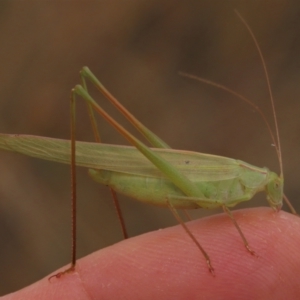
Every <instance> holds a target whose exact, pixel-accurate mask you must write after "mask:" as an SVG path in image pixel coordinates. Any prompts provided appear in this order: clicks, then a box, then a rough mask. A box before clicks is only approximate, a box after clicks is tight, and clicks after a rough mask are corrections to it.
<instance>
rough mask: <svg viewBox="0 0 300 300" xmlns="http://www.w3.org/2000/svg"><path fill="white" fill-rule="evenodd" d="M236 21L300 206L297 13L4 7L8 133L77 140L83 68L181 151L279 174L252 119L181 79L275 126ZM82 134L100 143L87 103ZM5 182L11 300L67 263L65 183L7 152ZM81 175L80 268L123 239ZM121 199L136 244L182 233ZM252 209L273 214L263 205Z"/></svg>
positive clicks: (164, 5) (99, 193)
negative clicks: (73, 117)
mask: <svg viewBox="0 0 300 300" xmlns="http://www.w3.org/2000/svg"><path fill="white" fill-rule="evenodd" d="M234 9H238V10H239V12H240V13H241V14H242V16H243V17H244V18H245V19H246V20H247V22H248V23H249V25H250V27H251V28H252V30H253V32H254V33H255V36H256V38H257V39H258V41H259V44H260V46H261V48H262V50H263V53H264V56H265V59H266V64H267V67H268V70H269V75H270V79H271V85H272V88H273V93H274V97H275V101H276V108H277V115H278V120H279V126H280V133H281V142H282V152H283V161H284V175H285V192H286V194H287V195H288V197H289V198H290V199H291V201H293V199H296V198H297V196H298V194H299V189H298V185H297V183H298V180H299V174H300V167H299V153H300V142H299V140H300V137H299V132H300V130H299V128H300V118H299V112H300V101H299V95H300V85H299V82H300V70H299V69H300V55H299V53H300V38H299V37H300V19H299V12H300V4H299V2H298V1H289V2H285V1H255V2H252V1H251V3H250V2H249V1H184V2H183V1H167V0H159V1H155V0H148V1H138V0H136V1H118V0H112V1H97V2H96V1H93V2H87V1H82V2H77V1H72V3H71V2H69V1H68V2H50V1H47V2H41V1H36V2H34V1H31V2H26V3H25V2H17V1H1V3H0V41H1V46H0V66H1V68H0V132H2V133H19V134H31V135H41V136H49V137H57V138H64V139H69V136H70V134H69V94H70V90H71V88H72V87H73V86H74V85H75V84H77V83H78V82H79V77H78V73H79V70H80V69H81V68H82V66H84V65H88V66H89V67H90V68H91V69H92V71H93V72H94V73H95V74H96V75H97V76H98V77H99V79H100V80H101V81H102V82H103V84H104V85H106V87H107V88H108V89H109V90H110V91H111V92H112V93H113V94H114V95H115V96H116V97H117V98H118V99H119V100H120V101H121V102H122V103H123V104H124V105H125V106H126V107H127V108H128V109H129V110H130V111H131V112H132V113H133V114H134V115H136V116H137V117H138V119H140V120H141V121H142V122H143V123H144V124H146V125H147V126H148V127H149V128H150V129H151V130H153V131H154V132H155V133H157V134H158V135H159V136H160V137H161V138H163V139H164V140H165V141H166V142H167V143H169V144H170V145H172V147H173V148H176V149H187V150H194V151H199V152H206V153H213V154H218V155H223V156H228V157H233V158H238V159H242V160H244V161H247V162H249V163H252V164H254V165H257V166H261V167H262V166H267V167H269V168H270V169H272V170H274V171H276V172H278V171H279V168H278V162H277V160H276V155H275V151H274V149H273V148H272V147H271V140H270V137H269V135H268V132H267V130H266V129H265V127H264V124H263V122H262V121H261V119H260V117H259V116H258V114H257V113H254V112H253V111H252V110H251V109H250V108H249V107H248V106H246V105H244V104H243V103H241V102H240V101H239V100H236V99H235V98H233V97H231V96H230V95H228V94H226V93H224V92H222V91H219V90H216V89H214V88H211V87H209V86H205V85H202V84H198V83H196V82H192V81H190V80H187V79H184V78H181V77H180V76H178V74H177V72H178V71H180V70H181V71H187V72H189V73H193V74H196V75H198V76H202V77H205V78H207V79H210V80H214V81H216V82H219V83H222V84H224V85H226V86H228V87H231V88H233V89H235V90H236V91H238V92H240V93H242V94H243V95H245V96H247V97H248V98H250V99H252V100H253V101H255V102H256V104H257V105H259V106H260V107H261V108H262V109H263V110H264V112H265V114H266V115H267V117H268V118H270V120H271V116H272V115H271V111H270V105H269V98H268V93H267V89H266V83H265V78H264V74H263V71H262V65H261V63H260V60H259V58H258V55H257V51H256V49H255V47H254V43H253V41H252V40H251V38H250V36H249V34H248V32H247V31H246V30H245V28H244V26H243V25H242V23H241V21H240V20H239V19H238V18H237V16H236V14H235V13H234ZM96 94H97V93H95V95H96ZM99 99H100V101H101V104H103V106H104V107H105V108H108V110H109V111H110V112H111V113H112V114H113V116H114V117H116V118H118V120H120V121H121V122H123V119H122V118H121V117H120V116H119V114H118V113H116V112H115V110H114V109H113V108H112V107H111V106H110V105H109V104H107V102H106V101H104V100H103V98H102V97H101V96H99ZM77 124H78V132H77V138H78V140H86V141H92V140H93V136H92V133H91V130H90V124H89V122H88V118H87V114H86V109H85V106H84V105H82V104H81V105H79V106H78V113H77ZM122 124H124V125H126V126H127V125H128V123H126V121H125V122H123V123H122ZM100 126H101V129H102V138H103V141H104V142H106V143H115V144H125V143H126V142H125V140H124V139H123V138H122V137H120V136H119V135H118V134H117V133H115V132H114V130H113V129H111V128H110V127H109V126H108V125H107V124H105V122H103V121H102V120H100ZM128 128H130V126H128ZM0 170H1V172H0V241H1V242H0V243H1V247H0V268H1V272H0V294H5V293H8V292H11V291H15V290H17V289H19V288H21V287H23V286H25V285H28V284H30V283H32V282H34V281H36V280H38V279H40V278H42V277H43V276H46V275H47V274H49V273H50V272H52V271H53V270H55V269H56V268H58V267H60V266H62V265H64V264H67V263H69V261H70V175H69V173H70V171H69V167H68V166H65V165H59V164H55V163H48V162H44V161H39V160H36V159H28V158H26V157H23V156H21V155H18V154H14V153H6V152H1V153H0ZM86 173H87V172H86V170H84V169H83V170H79V174H78V177H79V178H78V191H79V195H78V253H79V256H84V255H86V254H88V253H91V252H93V251H95V250H97V249H100V248H102V247H105V246H108V245H111V244H113V243H116V242H118V241H120V240H121V239H122V235H121V231H120V228H119V224H118V221H117V218H116V215H115V211H114V208H113V205H112V202H111V200H110V194H109V191H108V190H107V188H105V187H101V186H98V185H97V184H96V183H94V182H93V181H92V180H91V179H90V178H89V177H88V175H87V174H86ZM120 200H121V205H122V209H123V212H124V215H125V219H126V224H127V227H128V231H129V234H130V236H134V235H138V234H141V233H143V232H146V231H150V230H155V229H158V228H163V227H166V226H170V225H173V224H176V221H175V220H174V218H173V216H172V215H171V213H170V212H169V211H168V210H166V209H161V208H156V207H151V206H147V205H143V204H140V203H138V202H136V201H134V200H131V199H127V198H126V199H125V197H120ZM248 204H249V205H250V206H256V205H267V202H266V201H265V198H264V195H262V197H256V198H255V199H253V200H252V201H250V202H249V203H248ZM294 205H295V207H296V208H297V207H298V209H299V205H298V204H297V203H294ZM239 207H245V205H241V206H239ZM209 213H211V212H207V211H199V212H198V213H195V214H194V216H195V217H196V216H197V215H207V214H209ZM213 213H215V212H213Z"/></svg>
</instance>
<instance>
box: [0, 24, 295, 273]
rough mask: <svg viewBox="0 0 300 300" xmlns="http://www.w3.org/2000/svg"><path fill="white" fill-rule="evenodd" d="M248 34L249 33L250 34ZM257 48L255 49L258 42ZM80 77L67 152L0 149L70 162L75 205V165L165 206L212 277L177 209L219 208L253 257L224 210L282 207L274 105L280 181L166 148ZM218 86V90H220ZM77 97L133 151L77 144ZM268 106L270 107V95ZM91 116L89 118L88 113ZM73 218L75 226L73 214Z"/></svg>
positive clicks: (18, 143)
mask: <svg viewBox="0 0 300 300" xmlns="http://www.w3.org/2000/svg"><path fill="white" fill-rule="evenodd" d="M246 26H247V25H246ZM247 28H248V26H247ZM250 33H251V34H252V32H251V30H250ZM254 41H255V39H254ZM255 43H256V45H257V42H256V41H255ZM258 49H259V47H258ZM259 52H260V50H259ZM263 65H264V62H263ZM264 66H265V65H264ZM266 76H267V75H266ZM81 77H82V80H83V84H82V85H78V86H76V87H75V88H74V90H73V91H72V97H71V103H72V109H71V110H72V114H71V115H72V126H71V127H72V139H71V141H72V142H71V147H70V143H69V141H64V140H56V139H48V138H43V137H32V136H10V135H4V134H1V135H0V148H2V149H6V150H10V151H17V152H21V153H24V154H27V155H31V156H34V157H39V158H43V159H47V160H52V161H58V162H62V163H70V161H71V166H72V174H73V177H72V178H73V201H74V206H75V199H76V189H75V181H76V178H75V174H76V173H75V165H78V166H84V167H88V168H90V170H89V174H90V175H91V177H92V178H93V179H95V180H96V181H98V182H100V183H102V184H106V185H108V186H110V187H111V188H112V189H113V190H114V191H117V192H120V193H123V194H125V195H128V196H130V197H133V198H135V199H137V200H140V201H143V202H147V203H152V204H155V205H161V206H166V207H169V208H170V209H171V211H172V212H173V214H174V216H175V217H176V218H177V219H178V221H179V222H180V223H181V225H182V226H183V227H184V229H185V231H186V232H187V233H188V234H189V236H190V237H191V238H192V239H193V241H194V242H195V243H196V245H197V246H198V248H199V249H200V251H201V252H202V253H203V255H204V257H205V259H206V262H207V264H208V268H209V270H210V271H211V272H212V273H213V267H212V264H211V261H210V258H209V256H208V254H207V253H206V252H205V250H204V249H203V248H202V246H201V245H200V244H199V242H198V241H197V240H196V239H195V237H194V236H193V235H192V233H191V232H190V231H189V229H188V228H187V226H186V225H185V224H184V222H183V221H182V220H181V219H180V217H179V215H178V214H177V212H176V209H191V208H214V207H222V208H223V209H224V211H225V212H226V213H227V214H228V215H229V216H230V218H231V219H232V221H233V222H234V225H235V226H236V228H237V229H238V231H239V233H240V235H241V237H242V239H243V241H244V244H245V246H246V247H247V249H248V250H249V251H250V252H251V253H252V254H254V251H253V250H251V249H250V247H249V245H248V242H247V240H246V238H245V237H244V235H243V233H242V231H241V229H240V228H239V226H238V224H237V223H236V221H235V219H234V218H233V216H232V215H231V213H230V210H229V209H228V208H229V207H232V206H235V205H236V204H238V203H240V202H243V201H248V200H250V199H251V198H252V197H253V196H254V195H255V194H256V193H257V192H260V191H265V192H266V194H267V200H268V202H269V204H270V206H271V207H272V208H274V209H275V210H279V209H280V208H281V205H282V198H283V197H284V195H283V175H282V162H281V151H280V142H279V137H278V129H277V121H276V114H275V110H274V105H273V104H272V105H273V112H274V117H275V127H276V132H277V141H276V140H275V139H274V145H275V147H276V150H277V153H278V157H279V162H280V168H281V174H280V176H278V175H276V174H275V173H273V172H270V171H269V170H268V169H266V168H258V167H255V166H252V165H250V164H248V163H245V162H242V161H239V160H235V159H231V158H226V157H221V156H215V155H209V154H202V153H195V152H189V151H180V150H171V149H168V148H169V146H168V145H167V144H165V143H164V142H163V141H161V140H160V139H159V138H158V137H157V136H156V135H154V134H153V133H152V132H151V131H150V130H149V129H147V128H146V127H145V126H144V125H143V124H141V123H140V122H139V121H138V120H137V119H136V118H135V117H134V116H132V115H131V114H130V113H129V112H128V111H127V110H126V109H125V108H124V107H123V106H122V105H121V104H120V103H119V102H118V101H117V100H116V99H115V98H114V97H113V96H112V95H111V94H110V93H109V92H108V91H107V90H106V89H105V88H104V87H103V86H102V84H101V83H100V82H99V81H98V80H97V78H96V77H95V76H94V75H93V74H92V72H91V71H90V70H89V69H88V68H87V67H85V68H83V70H82V71H81ZM86 79H87V80H89V81H91V82H92V83H93V84H94V85H95V86H96V87H97V88H98V89H99V90H100V91H101V92H102V93H103V94H104V95H105V96H106V97H107V98H108V99H109V100H110V101H111V102H113V104H114V105H115V106H116V107H117V108H118V109H119V110H120V111H121V112H122V113H123V114H124V115H125V116H126V117H127V118H128V119H129V120H130V121H131V122H132V123H133V125H134V126H136V127H137V128H138V129H139V130H140V132H141V133H142V134H143V135H144V136H145V137H146V138H147V139H148V140H149V142H150V143H151V145H152V146H153V147H154V148H148V147H147V146H146V145H144V144H143V143H142V142H140V141H139V140H138V139H137V138H135V137H134V136H132V135H131V134H130V133H129V132H128V131H126V130H125V129H124V128H123V127H122V126H121V125H119V124H118V123H117V122H116V121H115V120H114V119H113V118H112V117H110V116H109V115H108V114H107V113H106V112H105V111H104V110H103V109H102V108H101V107H100V106H99V105H98V104H97V103H96V102H95V100H94V99H93V98H92V97H91V96H90V95H89V93H88V92H87V89H86V84H85V80H86ZM199 80H201V79H199ZM267 80H268V76H267ZM219 87H221V86H220V85H219ZM75 96H80V97H81V98H83V99H84V100H85V101H86V102H87V103H88V105H89V107H92V108H93V110H95V111H96V112H98V113H99V114H100V115H101V116H102V117H103V118H105V119H106V120H107V121H108V122H109V123H110V124H111V125H112V126H113V127H115V129H116V130H118V131H119V132H120V133H121V134H122V135H123V136H124V137H125V138H127V140H128V141H129V142H130V143H131V144H132V145H133V147H127V146H112V145H106V144H99V143H84V142H76V143H75ZM271 101H272V103H273V98H272V96H271ZM90 111H91V110H90ZM91 116H93V115H92V114H91ZM91 119H92V124H94V125H95V122H94V121H93V117H91ZM93 128H96V126H93ZM70 148H71V150H70ZM159 148H164V149H159ZM75 153H76V155H75ZM284 199H286V197H284ZM286 200H287V199H286ZM287 201H288V200H287ZM293 212H294V211H293ZM73 218H74V221H75V215H74V216H73ZM75 233H76V231H75V228H74V231H73V253H72V265H71V267H70V268H69V269H68V270H66V271H65V272H68V271H70V270H73V269H74V267H75V263H76V244H75ZM61 274H62V273H59V274H57V275H56V276H60V275H61Z"/></svg>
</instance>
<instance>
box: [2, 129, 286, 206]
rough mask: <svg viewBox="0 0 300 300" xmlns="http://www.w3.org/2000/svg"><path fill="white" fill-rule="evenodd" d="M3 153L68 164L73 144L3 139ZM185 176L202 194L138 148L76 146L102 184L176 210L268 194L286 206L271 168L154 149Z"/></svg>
mask: <svg viewBox="0 0 300 300" xmlns="http://www.w3.org/2000/svg"><path fill="white" fill-rule="evenodd" d="M0 149H5V150H10V151H16V152H20V153H23V154H26V155H29V156H34V157H38V158H42V159H47V160H51V161H56V162H61V163H69V162H70V153H71V151H70V143H69V142H68V141H65V140H58V139H48V138H44V137H34V136H21V135H19V136H14V135H11V136H10V135H4V134H0ZM151 150H152V151H153V153H154V154H155V155H158V156H160V157H162V158H163V159H165V160H166V161H167V162H168V163H169V164H171V165H173V166H174V167H175V168H176V169H177V170H178V171H179V172H181V173H182V174H184V175H185V176H186V177H187V178H188V179H189V180H190V181H191V182H192V183H193V184H194V185H195V186H196V188H197V189H198V190H199V192H200V193H202V194H203V197H201V198H199V197H197V195H195V196H192V197H191V196H187V195H186V194H185V193H184V192H182V191H181V190H180V188H178V187H177V186H176V185H174V183H173V182H172V181H171V180H170V179H168V177H167V176H166V175H165V174H164V173H163V172H162V171H161V170H159V169H158V168H156V167H155V166H154V165H153V164H152V163H151V162H150V161H149V160H148V159H147V158H146V157H145V156H144V155H142V154H141V153H140V152H139V151H138V150H137V149H136V148H134V147H129V146H115V145H107V144H99V143H86V142H76V165H78V166H83V167H87V168H91V169H89V175H90V176H91V177H92V178H93V179H94V180H95V181H97V182H99V183H101V184H104V185H108V186H110V187H111V188H112V189H114V190H115V191H116V192H119V193H121V194H124V195H126V196H129V197H131V198H134V199H137V200H139V201H142V202H146V203H150V204H154V205H159V206H167V200H168V201H170V203H171V204H172V205H173V206H174V208H181V209H196V208H207V209H212V208H217V207H220V206H222V205H226V206H227V207H233V206H235V205H236V204H238V203H240V202H243V201H248V200H250V199H251V198H253V196H254V195H255V194H256V193H258V192H261V191H265V193H266V195H267V200H268V202H269V204H270V206H271V207H272V208H274V209H275V210H278V209H280V208H281V206H282V197H283V180H282V179H281V178H280V177H279V176H278V175H276V174H275V173H273V172H270V171H269V170H268V169H267V168H258V167H255V166H252V165H250V164H248V163H245V162H243V161H240V160H236V159H231V158H227V157H222V156H217V155H210V154H203V153H196V152H192V151H182V150H173V149H155V148H152V149H151Z"/></svg>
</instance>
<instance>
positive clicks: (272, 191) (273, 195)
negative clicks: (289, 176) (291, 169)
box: [266, 172, 283, 211]
mask: <svg viewBox="0 0 300 300" xmlns="http://www.w3.org/2000/svg"><path fill="white" fill-rule="evenodd" d="M266 193H267V200H268V202H269V204H270V206H271V207H272V208H273V209H274V210H276V211H279V210H280V209H281V207H282V199H283V177H282V176H278V175H277V174H276V173H273V172H270V178H269V182H268V184H267V185H266Z"/></svg>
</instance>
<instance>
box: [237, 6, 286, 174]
mask: <svg viewBox="0 0 300 300" xmlns="http://www.w3.org/2000/svg"><path fill="white" fill-rule="evenodd" d="M234 11H235V13H236V14H237V16H238V17H239V19H240V20H241V21H242V23H243V24H244V25H245V27H246V28H247V30H248V32H249V33H250V35H251V37H252V39H253V41H254V44H255V47H256V49H257V51H258V54H259V57H260V60H261V62H262V66H263V69H264V73H265V78H266V81H267V86H268V91H269V95H270V101H271V105H272V112H273V119H274V125H275V130H276V137H277V143H276V144H275V147H276V149H277V156H278V161H279V167H280V177H283V164H282V156H281V146H280V137H279V129H278V122H277V114H276V109H275V104H274V98H273V93H272V89H271V84H270V78H269V74H268V71H267V66H266V63H265V59H264V57H263V55H262V52H261V49H260V47H259V44H258V42H257V40H256V38H255V35H254V33H253V32H252V30H251V28H250V27H249V25H248V24H247V22H246V20H245V19H244V18H243V17H242V16H241V15H240V14H239V12H238V11H237V10H234Z"/></svg>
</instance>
